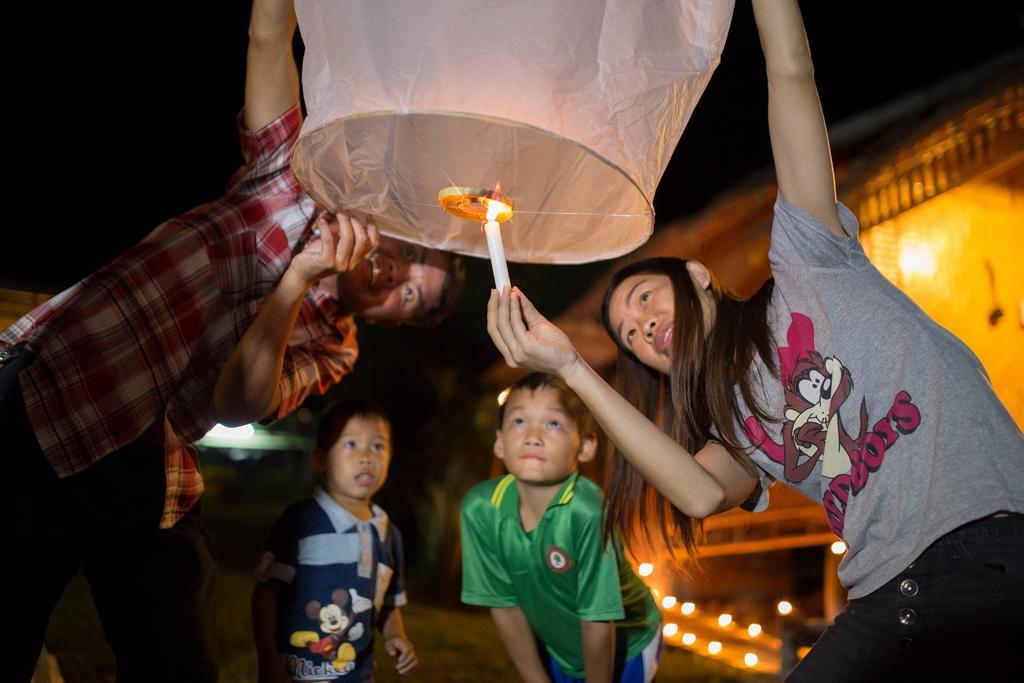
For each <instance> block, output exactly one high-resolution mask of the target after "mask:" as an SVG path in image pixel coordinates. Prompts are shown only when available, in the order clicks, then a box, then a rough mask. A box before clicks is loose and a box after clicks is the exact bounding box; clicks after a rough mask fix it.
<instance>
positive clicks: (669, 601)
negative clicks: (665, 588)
mask: <svg viewBox="0 0 1024 683" xmlns="http://www.w3.org/2000/svg"><path fill="white" fill-rule="evenodd" d="M675 605H676V596H674V595H666V596H665V597H663V598H662V599H661V606H662V607H664V608H665V609H672V608H673V607H675Z"/></svg>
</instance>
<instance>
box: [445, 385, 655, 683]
mask: <svg viewBox="0 0 1024 683" xmlns="http://www.w3.org/2000/svg"><path fill="white" fill-rule="evenodd" d="M596 448H597V438H596V434H595V433H594V431H593V428H592V420H591V417H590V414H589V413H588V412H587V410H586V408H585V407H584V406H583V403H582V402H581V401H580V400H579V398H577V396H576V395H575V394H574V393H573V392H572V391H570V390H569V389H568V387H566V386H565V384H564V383H563V382H562V381H561V380H560V379H558V378H556V377H553V376H551V375H545V374H542V373H533V374H531V375H528V376H526V377H524V378H523V379H521V380H520V381H518V382H516V383H515V384H514V385H513V386H512V387H511V389H510V390H509V394H508V396H507V398H506V400H505V402H504V403H503V404H502V405H501V407H500V408H499V409H498V431H497V438H496V439H495V443H494V454H495V455H496V456H497V457H499V458H501V459H502V460H503V461H504V463H505V468H506V469H507V470H508V471H509V474H507V475H505V476H504V477H499V478H497V479H491V480H489V481H485V482H481V483H479V484H477V485H476V486H474V487H473V488H472V489H470V491H469V493H468V494H466V498H465V499H464V500H463V501H462V601H463V602H465V603H467V604H470V605H481V606H484V607H490V608H491V616H492V617H493V618H494V623H495V624H496V625H497V627H498V634H499V635H500V636H501V640H502V642H503V643H504V644H505V648H506V649H507V650H508V653H509V656H511V658H512V661H513V663H514V664H515V666H516V668H517V669H518V671H519V674H520V676H521V677H522V678H523V680H524V681H547V680H549V679H550V680H552V681H554V682H555V683H562V682H563V681H567V682H568V681H583V680H586V681H588V682H589V683H597V682H602V683H611V682H612V681H615V682H617V683H649V681H651V680H652V679H653V678H654V672H655V671H656V669H657V666H658V658H659V657H660V655H661V621H660V617H659V615H658V609H657V607H656V606H655V604H654V601H653V600H652V599H651V594H650V591H648V590H647V587H646V586H645V585H644V584H643V582H641V581H640V579H639V578H638V577H637V576H636V574H634V573H633V570H632V568H631V567H630V566H629V564H628V563H626V562H625V561H624V560H623V557H622V553H621V550H620V549H619V548H618V547H615V548H612V547H610V546H609V547H605V546H603V545H602V543H601V489H600V488H599V487H598V486H597V485H596V484H595V483H593V482H592V481H590V480H589V479H586V478H585V477H581V476H579V474H578V473H577V472H576V465H577V463H579V462H586V461H588V460H591V459H592V458H593V457H594V453H595V450H596ZM616 545H617V544H616Z"/></svg>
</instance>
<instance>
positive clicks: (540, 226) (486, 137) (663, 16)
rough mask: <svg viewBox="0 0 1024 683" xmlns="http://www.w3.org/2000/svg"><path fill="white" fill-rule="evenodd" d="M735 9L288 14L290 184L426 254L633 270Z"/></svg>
mask: <svg viewBox="0 0 1024 683" xmlns="http://www.w3.org/2000/svg"><path fill="white" fill-rule="evenodd" d="M732 7H733V3H732V1H731V0H723V1H722V2H712V3H709V2H696V1H693V0H679V1H678V2H637V0H573V1H569V0H563V1H560V2H537V3H515V2H495V1H492V0H476V1H471V0H463V1H461V2H452V1H450V0H449V1H441V0H420V1H418V2H408V1H407V0H362V1H359V0H352V1H351V2H334V1H332V0H297V2H296V11H297V14H298V18H299V29H300V31H301V33H302V38H303V42H304V43H305V55H304V57H303V76H302V80H303V93H304V98H305V102H306V107H307V111H308V116H307V118H306V121H305V124H304V125H303V128H302V132H301V135H300V138H299V141H298V143H297V145H296V148H295V151H294V154H293V156H292V168H293V169H294V171H295V174H296V176H297V178H298V179H299V182H300V183H301V184H302V186H303V187H304V188H305V190H306V191H307V192H309V194H310V195H311V196H312V197H313V198H314V199H315V200H316V201H317V202H318V203H319V204H321V205H322V206H324V207H328V208H334V207H337V208H344V209H346V210H348V211H350V212H353V213H355V214H356V215H360V214H363V215H373V216H375V217H376V220H377V224H378V227H379V228H380V229H381V232H382V233H384V234H387V235H391V236H393V237H398V238H401V239H405V240H409V241H412V242H416V243H419V244H423V245H426V246H431V247H435V248H440V249H446V250H450V251H455V252H460V253H464V254H469V255H474V256H486V255H488V244H490V246H491V253H492V254H494V255H495V256H496V257H499V256H500V255H501V254H502V252H503V254H504V255H505V256H507V258H508V260H509V261H513V262H531V263H583V262H588V261H594V260H599V259H605V258H612V257H615V256H619V255H622V254H625V253H628V252H630V251H632V250H633V249H635V248H636V247H637V246H639V245H641V244H643V243H644V242H645V241H646V240H647V238H648V237H649V236H650V234H651V230H652V227H653V221H654V210H653V203H652V202H653V199H654V192H655V189H656V187H657V185H658V181H659V180H660V179H661V176H662V173H663V172H664V170H665V167H666V165H667V164H668V161H669V158H670V157H671V155H672V152H673V149H674V148H675V145H676V143H677V142H678V140H679V136H680V135H681V134H682V132H683V128H684V127H685V125H686V123H687V121H688V120H689V118H690V114H691V113H692V111H693V108H694V106H695V105H696V103H697V100H698V98H699V97H700V95H701V93H702V92H703V90H704V87H705V86H706V84H707V82H708V79H709V78H710V77H711V73H712V71H713V70H714V68H715V67H716V66H717V64H718V61H719V57H720V55H721V51H722V46H723V44H724V42H725V36H726V33H727V31H728V27H729V21H730V19H731V17H732ZM499 204H500V206H498V207H497V209H496V215H494V216H492V217H488V216H487V209H489V208H492V207H494V206H497V205H499ZM453 207H461V208H463V209H466V208H469V209H473V210H474V211H475V212H476V213H477V214H478V215H475V216H474V217H472V218H470V216H467V215H465V214H464V213H463V214H460V213H459V212H458V211H453V210H452V208H453ZM513 207H514V212H513ZM481 211H482V215H479V213H480V212H481ZM467 218H470V219H469V220H467ZM499 223H500V224H501V227H500V228H499V227H498V224H499ZM485 225H487V229H486V230H485V229H483V226H485ZM496 260H497V259H496ZM500 270H501V269H500V267H498V266H497V265H496V266H495V274H496V276H500V275H501V273H500Z"/></svg>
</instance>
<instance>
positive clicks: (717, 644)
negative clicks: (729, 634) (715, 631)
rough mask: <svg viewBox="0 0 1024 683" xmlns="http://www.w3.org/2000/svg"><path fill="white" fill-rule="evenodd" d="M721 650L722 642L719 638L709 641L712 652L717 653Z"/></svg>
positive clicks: (709, 649) (709, 650)
mask: <svg viewBox="0 0 1024 683" xmlns="http://www.w3.org/2000/svg"><path fill="white" fill-rule="evenodd" d="M721 651H722V644H721V643H720V642H718V641H717V640H712V641H711V642H710V643H708V652H710V653H711V654H713V655H717V654H718V653H719V652H721Z"/></svg>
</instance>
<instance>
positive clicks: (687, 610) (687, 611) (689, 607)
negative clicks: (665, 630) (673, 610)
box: [679, 602, 697, 616]
mask: <svg viewBox="0 0 1024 683" xmlns="http://www.w3.org/2000/svg"><path fill="white" fill-rule="evenodd" d="M679 611H680V612H682V613H683V614H684V615H686V616H690V615H691V614H693V613H694V612H696V611H697V605H695V604H693V603H692V602H684V603H683V606H682V607H680V608H679Z"/></svg>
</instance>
